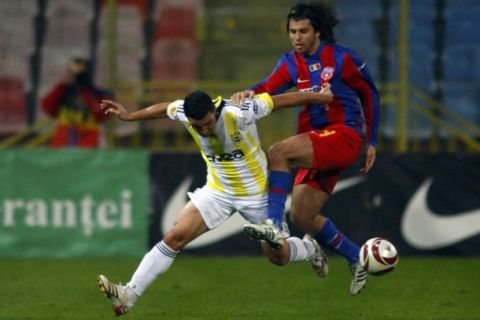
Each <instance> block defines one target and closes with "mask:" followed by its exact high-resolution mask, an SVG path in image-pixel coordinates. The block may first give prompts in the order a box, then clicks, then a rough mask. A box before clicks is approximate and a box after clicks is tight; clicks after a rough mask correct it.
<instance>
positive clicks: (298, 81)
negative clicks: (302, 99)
mask: <svg viewBox="0 0 480 320" xmlns="http://www.w3.org/2000/svg"><path fill="white" fill-rule="evenodd" d="M308 81H310V80H302V79H297V83H304V82H308Z"/></svg>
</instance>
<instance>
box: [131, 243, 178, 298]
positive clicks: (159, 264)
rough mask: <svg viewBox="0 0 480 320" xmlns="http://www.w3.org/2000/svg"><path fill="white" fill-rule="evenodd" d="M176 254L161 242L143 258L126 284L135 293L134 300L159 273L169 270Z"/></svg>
mask: <svg viewBox="0 0 480 320" xmlns="http://www.w3.org/2000/svg"><path fill="white" fill-rule="evenodd" d="M178 252H179V251H174V250H172V249H171V248H170V247H169V246H168V245H167V244H166V243H165V242H164V241H163V240H162V241H160V242H159V243H157V244H156V245H155V246H154V247H153V248H152V250H150V251H149V252H148V253H147V254H146V255H145V256H144V257H143V259H142V261H141V262H140V264H139V266H138V267H137V270H135V273H134V274H133V276H132V279H131V280H130V282H129V283H127V286H128V288H129V289H131V290H132V291H133V292H134V293H135V295H136V298H138V297H139V296H141V295H142V293H143V292H144V291H145V290H146V289H147V288H148V286H150V285H151V284H152V282H153V281H155V279H157V277H158V276H159V275H160V274H161V273H164V272H166V271H167V270H168V269H169V268H170V266H171V265H172V263H173V260H175V257H176V256H177V253H178ZM127 292H128V290H127ZM136 298H135V300H136ZM133 302H134V301H133Z"/></svg>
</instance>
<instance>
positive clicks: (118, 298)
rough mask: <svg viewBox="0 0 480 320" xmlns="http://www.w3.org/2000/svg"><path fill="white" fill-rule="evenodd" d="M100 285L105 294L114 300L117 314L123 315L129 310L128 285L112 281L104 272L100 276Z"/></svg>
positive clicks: (114, 309) (114, 308)
mask: <svg viewBox="0 0 480 320" xmlns="http://www.w3.org/2000/svg"><path fill="white" fill-rule="evenodd" d="M98 286H99V287H100V291H102V292H103V293H104V294H105V296H106V297H107V298H108V299H110V301H111V302H112V308H113V311H114V312H115V314H116V315H117V316H123V315H125V314H127V313H128V311H129V307H131V306H129V304H128V297H127V292H126V286H122V284H114V283H112V282H110V281H109V280H108V279H107V277H105V276H104V275H103V274H101V275H99V276H98Z"/></svg>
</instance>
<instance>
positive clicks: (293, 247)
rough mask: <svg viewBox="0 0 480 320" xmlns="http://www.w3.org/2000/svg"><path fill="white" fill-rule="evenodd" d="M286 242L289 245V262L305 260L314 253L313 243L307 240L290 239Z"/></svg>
mask: <svg viewBox="0 0 480 320" xmlns="http://www.w3.org/2000/svg"><path fill="white" fill-rule="evenodd" d="M287 241H288V244H289V245H290V262H293V261H303V260H307V258H309V257H310V256H311V255H312V254H313V252H314V251H315V247H314V246H313V243H312V242H310V241H308V240H302V239H300V238H297V237H290V238H288V239H287Z"/></svg>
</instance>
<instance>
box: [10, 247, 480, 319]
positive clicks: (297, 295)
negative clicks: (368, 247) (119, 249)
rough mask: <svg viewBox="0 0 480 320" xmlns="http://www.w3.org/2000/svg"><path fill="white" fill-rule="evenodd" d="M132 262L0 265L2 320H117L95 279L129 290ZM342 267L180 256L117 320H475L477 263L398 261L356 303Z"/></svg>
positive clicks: (479, 284)
mask: <svg viewBox="0 0 480 320" xmlns="http://www.w3.org/2000/svg"><path fill="white" fill-rule="evenodd" d="M137 263H138V260H137V259H123V260H118V259H110V260H106V259H105V260H65V261H62V260H54V261H50V260H49V261H43V260H23V261H19V260H0V271H1V272H0V286H1V289H0V319H2V320H7V319H15V320H16V319H69V320H74V319H89V320H93V319H113V318H115V316H114V314H113V312H112V310H111V307H110V304H109V301H108V300H107V299H106V298H105V297H104V296H103V295H102V294H101V293H100V291H99V289H98V286H97V283H96V277H97V275H98V274H99V273H104V274H106V275H107V276H108V277H109V278H110V279H112V280H113V281H125V280H128V279H129V277H130V275H131V273H132V272H133V271H134V270H135V268H136V266H137ZM349 282H350V274H349V271H348V269H347V267H346V264H345V262H344V261H343V260H341V259H330V274H329V276H328V278H326V279H320V278H317V277H316V276H315V275H314V273H313V271H312V270H311V269H310V266H309V265H308V264H307V263H296V264H292V265H289V266H287V267H276V266H273V265H271V264H269V263H268V262H267V260H266V259H265V258H263V257H252V258H193V257H186V256H179V257H178V259H177V260H176V261H175V262H174V264H173V265H172V267H171V269H170V270H169V272H167V273H166V274H164V275H163V276H161V277H160V278H159V279H157V281H156V282H155V283H154V284H153V285H152V286H151V287H150V288H149V289H148V290H147V291H146V293H145V294H144V295H143V296H142V297H141V298H140V300H139V301H138V303H137V305H136V306H135V308H133V309H132V310H131V312H130V313H129V314H128V315H126V316H124V317H123V319H131V320H133V319H175V320H178V319H276V320H278V319H295V320H299V319H341V320H344V319H383V320H385V319H399V320H401V319H402V320H404V319H419V320H428V319H445V320H454V319H472V320H473V319H480V289H479V288H480V259H433V258H431V259H407V258H402V259H401V261H400V264H399V266H398V268H397V269H396V270H395V271H394V272H393V273H391V274H388V275H386V276H381V277H372V276H370V277H369V281H368V284H367V288H366V289H365V290H364V291H362V292H361V293H360V294H359V295H357V296H351V295H350V293H349V290H348V289H349Z"/></svg>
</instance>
